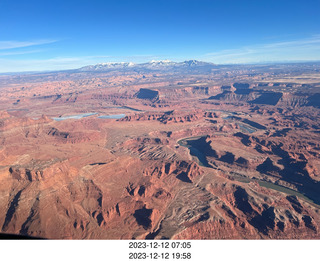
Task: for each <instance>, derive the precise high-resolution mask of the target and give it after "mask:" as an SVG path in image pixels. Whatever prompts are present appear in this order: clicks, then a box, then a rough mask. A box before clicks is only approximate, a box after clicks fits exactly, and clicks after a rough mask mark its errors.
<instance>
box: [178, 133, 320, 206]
mask: <svg viewBox="0 0 320 261" xmlns="http://www.w3.org/2000/svg"><path fill="white" fill-rule="evenodd" d="M206 137H207V136H194V137H187V138H183V139H180V140H178V141H177V143H178V144H179V145H180V146H183V147H186V148H188V149H189V152H190V155H191V156H192V157H193V158H196V161H197V162H198V163H199V165H200V166H204V167H208V168H213V167H212V165H210V164H209V163H208V161H207V158H206V154H205V152H203V151H202V150H201V147H202V145H203V144H204V142H205V140H206ZM208 146H209V145H208ZM204 150H205V148H204ZM231 175H232V174H231ZM232 177H233V178H234V179H235V180H237V181H239V182H243V183H250V182H254V181H255V182H258V184H259V185H260V186H261V187H265V188H268V189H273V190H276V191H279V192H282V193H285V194H287V195H294V196H297V197H299V198H301V199H302V200H304V201H307V202H308V203H311V204H312V205H313V206H315V207H318V208H320V206H319V205H318V204H316V203H315V202H314V201H313V200H312V199H310V198H308V197H306V196H305V195H304V194H302V193H300V192H298V191H295V190H293V189H289V188H287V187H284V186H280V185H276V184H274V183H272V182H268V181H264V180H259V179H255V178H249V177H243V176H240V175H232Z"/></svg>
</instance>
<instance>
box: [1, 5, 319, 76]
mask: <svg viewBox="0 0 320 261" xmlns="http://www.w3.org/2000/svg"><path fill="white" fill-rule="evenodd" d="M319 10H320V2H319V1H317V0H306V1H298V0H294V1H279V0H278V1H275V0H269V1H265V0H262V1H250V0H245V1H237V0H211V1H210V0H155V1H148V0H134V1H132V0H131V1H130V0H117V1H115V0H112V1H100V0H96V1H89V0H77V1H75V0H68V1H65V0H64V1H62V0H57V1H40V0H29V1H23V0H3V1H1V2H0V32H1V33H0V73H1V72H19V71H40V70H42V71H43V70H60V69H73V68H79V67H82V66H85V65H89V64H96V63H101V62H120V61H121V62H134V63H142V62H148V61H150V60H165V59H169V60H173V61H178V62H179V61H184V60H189V59H197V60H201V61H207V62H213V63H216V64H226V63H262V62H282V61H286V62H288V61H289V62H290V61H294V62H296V61H318V60H320V28H319V24H320V16H319V15H318V11H319Z"/></svg>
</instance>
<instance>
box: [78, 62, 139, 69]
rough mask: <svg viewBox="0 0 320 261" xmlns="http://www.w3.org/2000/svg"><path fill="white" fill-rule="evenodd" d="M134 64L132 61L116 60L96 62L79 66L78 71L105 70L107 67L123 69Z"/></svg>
mask: <svg viewBox="0 0 320 261" xmlns="http://www.w3.org/2000/svg"><path fill="white" fill-rule="evenodd" d="M133 66H135V64H134V63H132V62H129V63H127V62H117V63H112V62H109V63H98V64H96V65H88V66H84V67H82V68H80V69H79V70H80V71H105V70H108V69H123V68H129V67H133Z"/></svg>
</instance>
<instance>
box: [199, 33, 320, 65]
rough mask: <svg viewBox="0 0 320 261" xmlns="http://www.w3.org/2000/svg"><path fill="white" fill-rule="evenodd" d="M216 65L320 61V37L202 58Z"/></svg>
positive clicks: (262, 45) (227, 51)
mask: <svg viewBox="0 0 320 261" xmlns="http://www.w3.org/2000/svg"><path fill="white" fill-rule="evenodd" d="M201 58H202V59H204V60H210V61H212V62H215V63H221V64H223V63H256V62H264V61H270V62H272V61H274V62H279V61H298V60H301V61H306V60H320V35H315V36H313V37H311V38H306V39H299V40H295V41H284V42H276V43H267V44H260V45H252V46H244V47H241V48H237V49H227V50H221V51H217V52H212V53H207V54H205V55H203V56H202V57H201Z"/></svg>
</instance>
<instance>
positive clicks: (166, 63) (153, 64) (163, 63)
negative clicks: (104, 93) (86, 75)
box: [79, 60, 215, 72]
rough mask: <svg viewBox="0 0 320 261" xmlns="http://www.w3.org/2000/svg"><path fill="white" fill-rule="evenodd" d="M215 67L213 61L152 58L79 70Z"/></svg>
mask: <svg viewBox="0 0 320 261" xmlns="http://www.w3.org/2000/svg"><path fill="white" fill-rule="evenodd" d="M213 67H215V65H214V64H213V63H207V62H201V61H197V60H189V61H184V62H173V61H170V60H160V61H156V60H152V61H150V62H147V63H140V64H134V63H132V62H116V63H99V64H96V65H89V66H85V67H82V68H80V69H79V70H80V71H87V72H90V71H109V70H139V71H141V70H148V71H150V70H151V71H152V70H154V71H159V70H161V71H181V70H195V69H198V68H199V69H210V68H213Z"/></svg>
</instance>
